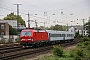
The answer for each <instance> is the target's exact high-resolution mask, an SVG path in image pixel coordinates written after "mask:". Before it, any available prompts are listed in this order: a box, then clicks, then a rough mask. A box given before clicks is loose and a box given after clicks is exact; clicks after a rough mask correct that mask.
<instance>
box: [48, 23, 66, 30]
mask: <svg viewBox="0 0 90 60" xmlns="http://www.w3.org/2000/svg"><path fill="white" fill-rule="evenodd" d="M47 29H48V30H59V31H65V29H66V26H64V25H63V26H62V25H58V24H57V25H55V26H51V27H50V28H48V27H47Z"/></svg>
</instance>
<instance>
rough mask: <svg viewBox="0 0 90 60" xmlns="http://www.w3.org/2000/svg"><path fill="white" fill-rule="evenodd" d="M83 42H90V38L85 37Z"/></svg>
mask: <svg viewBox="0 0 90 60" xmlns="http://www.w3.org/2000/svg"><path fill="white" fill-rule="evenodd" d="M82 41H83V42H85V41H90V38H89V37H83V38H82Z"/></svg>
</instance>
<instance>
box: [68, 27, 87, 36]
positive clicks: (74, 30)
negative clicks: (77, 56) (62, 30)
mask: <svg viewBox="0 0 90 60" xmlns="http://www.w3.org/2000/svg"><path fill="white" fill-rule="evenodd" d="M68 30H69V31H71V32H74V33H76V32H79V34H80V35H83V36H88V33H87V30H84V29H83V26H80V25H78V26H68Z"/></svg>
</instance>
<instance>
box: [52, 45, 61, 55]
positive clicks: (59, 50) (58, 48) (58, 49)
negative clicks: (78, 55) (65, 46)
mask: <svg viewBox="0 0 90 60" xmlns="http://www.w3.org/2000/svg"><path fill="white" fill-rule="evenodd" d="M53 54H54V55H55V56H58V57H62V56H63V50H62V48H61V47H60V46H54V49H53Z"/></svg>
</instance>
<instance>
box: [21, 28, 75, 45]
mask: <svg viewBox="0 0 90 60" xmlns="http://www.w3.org/2000/svg"><path fill="white" fill-rule="evenodd" d="M20 38H21V43H20V44H21V45H23V46H37V45H45V44H52V43H58V42H62V41H73V39H74V33H73V32H69V31H56V30H37V29H32V28H28V29H24V30H22V31H21V34H20Z"/></svg>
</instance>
